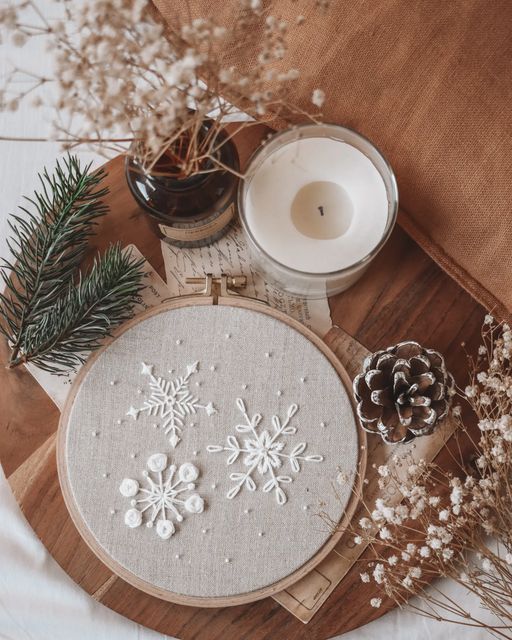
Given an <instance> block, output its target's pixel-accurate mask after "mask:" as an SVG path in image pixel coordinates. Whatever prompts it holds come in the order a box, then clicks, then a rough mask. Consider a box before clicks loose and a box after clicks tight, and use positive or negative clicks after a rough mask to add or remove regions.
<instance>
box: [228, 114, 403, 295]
mask: <svg viewBox="0 0 512 640" xmlns="http://www.w3.org/2000/svg"><path fill="white" fill-rule="evenodd" d="M280 138H281V140H280ZM285 138H287V139H285ZM354 143H356V144H354ZM365 145H367V146H368V148H365ZM271 147H273V148H271ZM369 151H372V152H373V155H372V154H370V153H369ZM396 208H397V193H396V183H395V181H394V176H393V174H392V171H391V169H390V168H389V165H388V164H387V163H386V161H385V160H384V158H383V157H382V156H381V155H380V154H379V152H378V151H377V150H376V149H375V148H374V147H373V145H371V143H369V142H368V141H367V140H365V139H364V138H362V137H361V136H359V135H358V134H356V133H355V132H353V131H350V130H347V129H343V128H342V127H337V126H333V125H318V126H317V125H309V126H306V127H299V128H298V129H297V130H292V131H288V132H285V133H283V134H278V135H277V136H276V137H275V138H274V140H273V141H272V142H271V143H269V144H268V145H267V146H266V147H264V148H263V149H262V150H261V151H259V152H258V153H257V154H256V156H255V157H254V158H253V160H252V161H251V165H250V167H249V170H248V178H247V181H246V183H245V185H244V186H243V189H242V190H241V202H240V209H241V214H242V221H243V225H244V228H245V230H246V234H247V235H248V240H249V245H250V247H251V249H252V254H253V257H254V260H255V262H256V266H257V267H258V266H259V267H260V270H261V271H263V273H264V275H266V276H267V277H270V279H272V280H274V281H275V282H276V283H277V284H279V285H280V286H281V287H282V288H284V289H285V290H287V291H290V292H291V293H296V294H299V295H305V296H309V297H318V296H319V295H326V294H327V295H329V294H332V293H335V292H337V291H341V290H343V289H346V288H347V287H348V286H350V284H352V283H353V282H354V281H355V280H356V279H357V278H358V277H360V275H361V274H362V272H363V271H364V269H365V268H366V267H367V265H368V263H369V261H370V260H371V257H373V255H374V254H375V253H376V251H377V250H378V249H379V248H380V247H381V246H382V244H383V241H384V240H385V238H387V236H388V235H389V233H390V231H391V228H392V226H393V223H394V219H395V217H396Z"/></svg>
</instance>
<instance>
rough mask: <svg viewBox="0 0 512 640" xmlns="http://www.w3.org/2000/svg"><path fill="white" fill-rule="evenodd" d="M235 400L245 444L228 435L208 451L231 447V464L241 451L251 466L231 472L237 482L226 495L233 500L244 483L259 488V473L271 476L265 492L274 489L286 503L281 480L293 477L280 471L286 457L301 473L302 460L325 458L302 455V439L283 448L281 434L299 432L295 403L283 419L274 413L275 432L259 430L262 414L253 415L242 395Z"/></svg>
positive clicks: (279, 500) (289, 434)
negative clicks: (256, 476)
mask: <svg viewBox="0 0 512 640" xmlns="http://www.w3.org/2000/svg"><path fill="white" fill-rule="evenodd" d="M236 404H237V407H238V408H239V409H240V411H241V413H242V415H243V416H244V418H245V423H244V424H238V425H236V427H235V430H236V431H237V432H238V433H245V434H247V438H246V439H245V440H244V441H243V444H240V443H239V441H238V439H237V438H236V436H234V435H229V436H228V437H227V439H226V443H227V444H226V446H223V445H216V444H215V445H209V446H208V447H207V451H208V452H209V453H219V452H221V451H229V456H228V458H227V460H226V462H227V464H228V465H231V464H233V463H234V462H236V460H238V458H239V457H240V456H241V455H243V456H244V457H243V463H244V465H245V466H246V467H248V469H247V471H244V472H243V473H239V472H237V473H232V474H230V476H229V478H230V480H233V481H234V482H235V485H234V486H233V487H232V488H231V489H230V490H229V491H228V493H227V494H226V497H227V498H229V499H230V500H231V499H232V498H234V497H235V496H236V495H238V493H239V492H240V490H241V489H242V487H244V486H245V488H246V489H248V490H249V491H256V483H255V481H254V478H253V474H255V473H257V474H259V475H260V476H264V477H268V480H267V481H266V482H265V484H264V485H263V488H262V491H263V492H265V493H269V492H271V491H273V492H274V495H275V497H276V500H277V502H278V504H280V505H283V504H284V503H285V502H286V501H287V496H286V493H285V492H284V490H283V488H282V487H281V484H287V483H289V482H292V480H293V478H292V477H291V476H288V475H280V474H279V469H281V467H282V464H283V461H287V462H288V464H289V465H290V467H291V470H292V471H293V472H295V473H298V472H299V471H300V469H301V467H300V462H301V461H302V462H322V460H323V456H320V455H303V454H304V451H305V450H306V447H307V444H306V443H305V442H299V444H297V445H296V446H295V447H294V448H293V449H292V450H291V451H290V453H285V452H284V448H285V444H286V443H285V441H283V440H281V439H280V438H281V437H282V436H291V435H294V434H295V433H296V432H297V429H296V427H293V426H290V421H291V419H292V418H293V416H294V415H295V414H296V413H297V411H298V410H299V407H298V406H297V405H296V404H292V405H290V406H289V407H288V412H287V414H286V418H285V420H284V422H281V420H280V418H279V417H278V416H276V415H274V416H272V426H273V428H274V432H273V433H270V432H269V431H268V430H264V431H262V432H261V433H259V432H258V430H257V428H258V425H259V424H260V422H261V420H262V416H261V414H260V413H256V414H255V415H254V416H253V417H252V418H250V417H249V415H248V414H247V409H246V406H245V403H244V401H243V400H242V398H237V401H236Z"/></svg>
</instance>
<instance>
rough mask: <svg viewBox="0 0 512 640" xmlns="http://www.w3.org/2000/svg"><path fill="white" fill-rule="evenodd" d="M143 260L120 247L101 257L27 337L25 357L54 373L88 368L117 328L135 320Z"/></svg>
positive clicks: (41, 317)
mask: <svg viewBox="0 0 512 640" xmlns="http://www.w3.org/2000/svg"><path fill="white" fill-rule="evenodd" d="M143 263H144V260H143V259H140V260H134V259H133V258H131V257H130V256H129V255H128V254H127V252H126V251H125V252H123V251H122V249H121V247H120V245H114V246H111V247H110V248H109V249H108V250H107V251H106V252H105V254H104V255H102V256H98V257H96V259H95V260H94V263H93V266H92V267H91V269H90V271H89V272H88V273H87V275H85V276H82V275H80V278H79V282H78V283H77V284H74V283H70V284H69V285H68V287H67V290H66V291H65V292H64V293H63V295H62V296H61V297H60V298H59V299H58V300H57V301H56V303H55V304H54V305H53V306H52V307H51V309H49V310H48V311H46V312H45V313H43V314H42V315H41V316H40V317H39V320H38V323H37V325H35V324H34V325H31V326H30V327H29V329H28V330H27V332H26V333H25V337H24V343H23V359H24V360H26V361H31V362H33V363H34V364H36V365H37V366H38V367H39V368H41V369H44V370H45V371H50V372H51V373H57V374H59V373H66V372H67V371H69V370H73V369H76V367H77V366H79V365H80V364H82V363H83V362H84V361H85V359H86V358H87V355H88V353H87V352H89V351H91V350H93V349H96V348H97V347H99V346H100V343H101V341H102V340H103V338H105V337H106V336H108V335H110V333H111V330H112V329H113V328H114V327H115V326H117V325H119V324H120V323H121V322H123V321H124V320H127V319H128V318H130V317H131V316H132V315H133V314H132V307H133V303H134V302H135V299H136V297H137V295H138V293H139V292H140V290H141V288H142V285H141V279H142V276H143V271H142V269H141V267H142V264H143Z"/></svg>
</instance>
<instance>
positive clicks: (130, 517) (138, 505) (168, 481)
mask: <svg viewBox="0 0 512 640" xmlns="http://www.w3.org/2000/svg"><path fill="white" fill-rule="evenodd" d="M167 463H168V460H167V456H166V455H165V454H164V453H155V454H153V455H152V456H150V457H149V458H148V462H147V466H148V469H149V471H143V472H142V475H143V476H144V478H145V481H146V484H147V488H146V487H143V486H141V485H140V484H139V482H138V481H137V480H134V479H133V478H125V479H124V480H123V481H122V482H121V485H120V487H119V491H120V492H121V494H122V495H123V496H124V497H125V498H132V500H131V506H132V508H131V509H128V511H127V512H126V513H125V514H124V522H125V524H126V526H128V527H131V528H132V529H134V528H135V527H139V526H140V525H141V524H142V521H143V519H144V514H146V512H148V514H149V517H147V521H146V527H150V528H151V527H153V526H154V524H155V521H156V527H155V528H156V532H157V534H158V535H159V536H160V537H161V538H162V539H163V540H168V539H169V538H170V537H171V536H172V535H173V534H174V533H175V531H176V528H175V526H174V522H173V521H172V520H171V518H172V517H173V516H174V518H175V519H176V521H177V522H182V521H183V515H182V511H183V512H188V513H202V512H203V509H204V501H203V499H202V498H201V496H199V494H197V493H190V492H191V491H194V489H195V488H196V485H195V484H194V481H195V480H197V478H198V476H199V471H198V469H197V467H195V466H194V465H193V464H191V463H190V462H185V463H184V464H182V465H181V466H180V467H179V468H177V467H176V465H175V464H171V465H170V466H169V468H168V469H167ZM166 470H167V471H166ZM151 474H153V476H154V477H152V475H151ZM166 476H167V477H166ZM187 494H188V495H187Z"/></svg>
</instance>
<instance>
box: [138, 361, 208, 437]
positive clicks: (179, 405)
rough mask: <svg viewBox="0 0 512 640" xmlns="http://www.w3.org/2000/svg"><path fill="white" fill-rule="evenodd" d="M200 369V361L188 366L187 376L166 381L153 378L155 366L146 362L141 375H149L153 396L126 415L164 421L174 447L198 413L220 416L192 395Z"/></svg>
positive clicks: (164, 427) (165, 430) (143, 364)
mask: <svg viewBox="0 0 512 640" xmlns="http://www.w3.org/2000/svg"><path fill="white" fill-rule="evenodd" d="M198 367H199V362H194V363H192V364H189V365H188V367H187V372H186V374H185V375H184V376H178V377H177V378H175V379H174V380H166V379H165V378H161V377H156V376H155V375H153V365H150V364H146V363H145V362H143V363H142V371H141V373H142V375H146V376H149V388H150V390H151V396H150V397H149V399H148V400H146V401H145V402H144V404H143V405H142V407H141V408H140V409H137V408H136V407H133V406H131V407H130V408H129V409H128V411H127V413H126V415H128V416H131V417H132V418H133V419H134V420H137V418H138V417H139V413H144V412H146V413H147V414H148V415H149V416H157V417H160V418H164V419H165V421H164V424H163V429H164V432H165V434H166V435H167V434H170V437H169V442H170V443H171V445H172V447H173V448H175V447H176V445H177V444H178V442H180V440H181V438H180V434H181V433H182V428H183V426H184V423H185V418H186V417H187V416H190V415H192V414H195V413H196V412H197V411H198V410H199V409H204V411H206V413H207V414H208V415H209V416H211V415H213V414H214V413H217V411H216V409H215V407H214V406H213V404H212V403H211V402H209V403H208V404H206V405H203V404H200V403H199V399H198V398H197V397H196V396H194V395H193V394H192V393H191V392H190V389H189V386H188V385H189V380H190V377H191V376H192V375H193V374H194V373H197V371H198Z"/></svg>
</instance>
